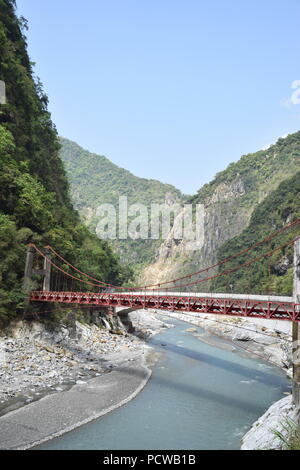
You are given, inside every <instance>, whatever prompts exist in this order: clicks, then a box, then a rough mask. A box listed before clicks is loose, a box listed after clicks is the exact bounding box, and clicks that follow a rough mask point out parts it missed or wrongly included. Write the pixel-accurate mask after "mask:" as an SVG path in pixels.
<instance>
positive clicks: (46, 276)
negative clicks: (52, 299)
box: [24, 245, 51, 291]
mask: <svg viewBox="0 0 300 470" xmlns="http://www.w3.org/2000/svg"><path fill="white" fill-rule="evenodd" d="M34 253H35V249H34V248H33V247H32V246H30V245H29V246H28V247H27V253H26V263H25V272H24V288H25V290H31V289H32V286H31V284H32V275H33V274H39V275H40V276H43V291H50V281H51V263H50V262H49V261H48V260H47V259H46V258H45V260H44V266H43V269H33V261H34ZM50 254H51V253H50V251H48V250H46V251H45V255H46V256H47V257H48V258H50Z"/></svg>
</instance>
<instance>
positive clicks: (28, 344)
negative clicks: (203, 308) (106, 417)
mask: <svg viewBox="0 0 300 470" xmlns="http://www.w3.org/2000/svg"><path fill="white" fill-rule="evenodd" d="M131 321H133V323H134V322H135V323H136V327H135V331H136V333H137V335H133V334H128V332H127V331H126V329H125V328H124V326H123V325H122V323H121V322H120V320H119V319H118V320H117V322H115V328H111V327H110V325H109V323H108V322H107V321H104V325H105V326H99V325H95V324H84V323H80V322H76V323H75V325H74V327H73V328H72V329H71V330H70V329H69V328H67V327H65V326H64V325H57V326H56V327H55V328H53V327H51V328H49V325H48V326H47V325H46V324H44V323H39V322H36V321H34V322H25V321H20V322H17V323H14V324H13V325H11V327H10V329H9V330H8V331H6V332H5V333H4V334H2V336H1V337H0V365H1V368H0V415H3V414H5V413H7V412H8V411H11V410H13V409H16V408H18V407H20V406H22V405H24V404H27V403H30V402H32V401H35V400H38V399H39V398H41V397H43V396H45V395H46V394H48V393H53V392H61V391H64V390H66V389H68V388H70V387H71V386H72V385H74V384H83V383H85V382H86V381H87V380H88V379H90V378H92V377H97V376H101V375H104V374H105V373H107V372H110V371H112V370H113V369H114V368H116V367H119V366H120V365H122V364H124V363H128V364H130V362H131V361H134V360H135V359H136V358H137V357H140V356H141V355H142V354H143V348H144V345H145V339H146V338H148V337H150V336H151V335H153V334H155V333H156V332H157V331H160V330H161V328H164V327H166V325H165V324H164V323H163V322H162V321H160V320H157V319H156V318H155V317H154V316H153V315H150V316H149V313H148V314H147V315H146V314H145V313H144V312H142V311H141V312H140V313H139V312H137V313H134V314H133V317H132V319H131Z"/></svg>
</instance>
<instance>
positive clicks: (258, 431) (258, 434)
mask: <svg viewBox="0 0 300 470" xmlns="http://www.w3.org/2000/svg"><path fill="white" fill-rule="evenodd" d="M298 419H299V414H298V413H297V410H296V409H295V407H294V406H293V404H292V396H291V395H289V396H287V397H285V398H282V399H281V400H279V401H278V402H276V403H274V405H272V406H271V407H270V408H269V409H268V411H266V413H265V414H264V415H263V416H261V418H259V419H258V420H257V421H256V422H255V423H254V424H253V426H252V428H251V429H250V431H248V432H247V434H245V436H244V437H243V439H242V446H241V449H242V450H280V449H282V448H283V447H284V441H283V440H282V439H280V438H279V437H278V436H277V435H276V433H278V432H279V433H281V434H282V435H283V437H284V438H287V437H288V434H289V433H288V428H289V427H291V425H292V426H293V423H297V421H298Z"/></svg>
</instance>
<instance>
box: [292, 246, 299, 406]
mask: <svg viewBox="0 0 300 470" xmlns="http://www.w3.org/2000/svg"><path fill="white" fill-rule="evenodd" d="M294 302H295V303H296V304H300V237H299V238H298V239H297V240H296V241H295V249H294ZM297 308H298V309H300V306H298V307H297ZM292 328H293V403H294V405H295V406H296V407H297V408H300V323H299V322H293V327H292Z"/></svg>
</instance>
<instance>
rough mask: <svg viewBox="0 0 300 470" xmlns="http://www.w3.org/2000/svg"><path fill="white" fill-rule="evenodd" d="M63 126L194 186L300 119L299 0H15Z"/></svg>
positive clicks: (93, 146)
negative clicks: (299, 86)
mask: <svg viewBox="0 0 300 470" xmlns="http://www.w3.org/2000/svg"><path fill="white" fill-rule="evenodd" d="M17 4H18V14H19V15H23V16H24V17H25V18H27V19H28V21H29V28H30V29H29V31H28V33H27V37H28V47H29V54H30V56H31V59H32V61H34V62H36V67H35V70H36V74H37V75H38V76H39V77H40V78H41V80H42V82H43V84H44V88H45V91H46V93H47V94H48V96H49V100H50V103H49V109H50V111H51V113H52V118H53V120H54V122H55V124H56V126H57V129H58V132H59V134H60V135H63V136H64V137H67V138H69V139H71V140H75V141H76V142H78V143H79V144H80V145H82V146H83V147H84V148H86V149H88V150H90V151H92V152H96V153H99V154H102V155H106V156H107V157H108V158H109V159H110V160H112V161H113V162H114V163H116V164H117V165H119V166H121V167H124V168H126V169H128V170H130V171H132V172H133V173H134V174H136V175H138V176H142V177H145V178H155V179H159V180H161V181H163V182H167V183H171V184H174V185H175V186H177V187H178V188H179V189H181V190H182V191H183V192H185V193H188V194H192V193H195V192H196V191H197V190H198V189H199V188H200V187H201V186H202V185H203V184H204V183H206V182H209V181H210V180H211V179H212V178H213V177H214V175H215V174H216V173H217V172H218V171H221V170H223V169H224V168H225V167H226V166H227V165H228V164H229V163H230V162H232V161H236V160H237V159H238V158H239V157H240V156H241V155H242V154H245V153H249V152H253V151H256V150H258V149H260V148H262V147H264V146H266V145H268V144H270V143H272V142H274V141H276V140H277V138H278V137H280V136H282V135H285V134H287V133H291V132H295V131H297V130H300V104H293V103H291V102H290V97H291V95H292V93H293V91H295V90H292V89H291V85H292V83H293V82H294V81H296V80H300V60H299V59H300V57H299V51H300V35H299V30H300V28H299V26H300V25H299V23H300V1H299V0H285V1H282V0H243V1H241V0H209V1H208V0H206V1H203V0H180V1H179V0H105V1H104V0H85V1H84V2H83V1H79V0H42V1H41V0H17Z"/></svg>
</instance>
